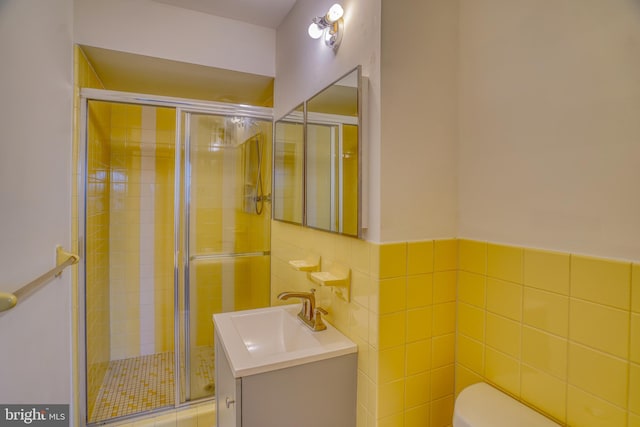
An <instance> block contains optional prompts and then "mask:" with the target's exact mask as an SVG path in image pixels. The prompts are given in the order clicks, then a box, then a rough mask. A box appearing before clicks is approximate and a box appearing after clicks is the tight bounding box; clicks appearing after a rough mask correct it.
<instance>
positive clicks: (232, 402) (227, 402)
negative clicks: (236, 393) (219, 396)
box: [224, 397, 236, 409]
mask: <svg viewBox="0 0 640 427" xmlns="http://www.w3.org/2000/svg"><path fill="white" fill-rule="evenodd" d="M224 403H225V404H226V405H227V409H229V407H230V406H231V405H233V404H235V403H236V401H235V400H233V399H229V398H228V397H226V398H225V402H224Z"/></svg>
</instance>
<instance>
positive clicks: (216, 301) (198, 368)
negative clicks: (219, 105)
mask: <svg viewBox="0 0 640 427" xmlns="http://www.w3.org/2000/svg"><path fill="white" fill-rule="evenodd" d="M183 123H184V126H185V131H184V134H185V144H184V146H185V196H186V199H185V212H186V215H185V218H186V224H185V228H186V230H187V232H186V233H185V236H186V241H185V244H184V247H185V248H186V254H185V255H186V257H185V258H186V264H185V266H186V268H185V272H184V273H185V283H187V285H186V286H185V289H184V307H183V313H184V315H183V317H182V321H183V322H184V323H185V325H186V328H182V330H183V331H185V335H184V337H183V339H182V340H181V341H182V343H183V344H184V347H183V349H184V358H183V360H184V367H183V369H182V370H183V379H184V388H183V391H184V393H183V395H182V396H181V398H182V400H183V401H189V400H193V399H198V398H201V397H205V396H208V395H214V394H215V390H214V378H213V361H214V357H215V356H214V354H213V321H212V315H213V314H214V313H221V312H225V311H234V310H242V309H248V308H255V307H262V306H268V305H269V276H270V274H269V268H270V262H269V252H268V251H269V246H270V228H269V223H270V213H271V212H270V211H271V209H270V204H269V203H268V198H269V195H268V194H267V190H268V189H270V188H271V184H270V179H271V173H270V170H271V138H272V135H271V126H272V124H271V122H270V121H267V120H258V119H253V118H248V117H237V116H229V115H211V114H202V113H184V120H183Z"/></svg>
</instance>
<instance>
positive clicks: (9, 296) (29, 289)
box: [0, 246, 80, 313]
mask: <svg viewBox="0 0 640 427" xmlns="http://www.w3.org/2000/svg"><path fill="white" fill-rule="evenodd" d="M79 260H80V257H79V256H78V255H74V254H72V253H69V252H65V251H64V250H63V249H62V246H56V266H55V267H54V268H52V269H51V270H49V271H47V272H46V273H44V274H43V275H42V276H40V277H38V278H37V279H34V280H32V281H31V282H29V283H27V284H26V285H24V286H23V287H21V288H20V289H18V290H17V291H14V292H13V293H8V292H0V313H1V312H3V311H7V310H10V309H12V308H13V307H15V305H16V304H17V303H18V300H20V299H22V298H24V297H26V296H27V295H30V294H31V293H33V292H35V291H36V290H38V289H39V288H40V287H41V286H42V285H44V284H45V283H47V282H48V281H49V280H51V279H52V278H53V277H59V276H60V275H61V274H62V270H64V269H65V268H67V267H69V266H70V265H73V264H75V263H77V262H78V261H79Z"/></svg>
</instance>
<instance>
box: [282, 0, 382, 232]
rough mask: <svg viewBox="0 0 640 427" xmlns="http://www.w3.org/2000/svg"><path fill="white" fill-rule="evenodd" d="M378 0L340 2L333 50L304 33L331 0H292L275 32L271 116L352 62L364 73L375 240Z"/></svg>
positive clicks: (371, 220) (370, 208) (308, 95)
mask: <svg viewBox="0 0 640 427" xmlns="http://www.w3.org/2000/svg"><path fill="white" fill-rule="evenodd" d="M380 1H381V0H345V1H344V2H342V5H343V7H344V10H345V18H344V19H345V28H344V31H345V32H344V38H343V40H342V44H341V45H340V48H339V50H338V51H337V52H334V51H333V50H331V49H329V48H328V47H326V45H325V44H324V42H323V41H322V40H313V39H311V38H310V37H309V36H308V35H307V28H308V27H309V24H310V23H311V19H312V18H314V17H315V16H321V15H323V14H324V13H326V12H327V10H329V7H331V5H332V4H333V3H335V1H333V0H298V1H297V2H296V4H295V6H294V7H293V9H292V10H291V12H290V13H289V15H288V16H287V17H286V18H285V20H284V21H283V23H282V24H281V25H280V27H279V28H278V30H277V35H276V45H277V50H276V76H277V78H276V81H275V89H274V117H276V118H278V117H281V116H283V115H284V114H286V113H287V112H288V111H289V110H291V109H293V108H294V107H295V106H296V105H298V104H299V103H301V102H302V101H304V100H305V99H308V98H311V96H313V95H314V94H315V93H317V92H319V91H320V90H321V89H323V88H324V87H325V86H328V85H329V84H331V83H332V82H333V81H335V80H337V79H338V78H339V77H341V76H342V75H344V74H346V73H347V72H348V71H350V70H352V69H353V68H355V67H356V66H358V65H362V73H363V75H364V76H367V77H368V80H369V85H368V104H367V106H366V108H367V109H368V115H367V116H368V117H367V119H368V121H367V124H366V125H365V129H364V132H363V140H364V141H365V144H366V151H367V160H365V161H366V163H367V164H366V167H367V168H368V170H369V172H368V173H367V174H366V175H367V176H366V178H365V179H366V180H367V185H368V187H369V189H370V190H369V191H368V195H367V197H368V202H366V203H367V206H366V207H365V209H368V226H369V229H368V230H367V233H366V234H365V237H366V238H367V239H368V240H374V241H377V240H379V238H380V236H379V229H380V225H379V224H380V215H379V211H380V209H379V206H380V198H379V190H378V189H379V180H380Z"/></svg>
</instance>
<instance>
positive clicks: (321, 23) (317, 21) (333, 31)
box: [309, 3, 344, 50]
mask: <svg viewBox="0 0 640 427" xmlns="http://www.w3.org/2000/svg"><path fill="white" fill-rule="evenodd" d="M343 15H344V9H343V8H342V6H340V5H339V4H338V3H335V4H334V5H333V6H331V8H329V11H328V12H327V13H326V14H325V15H324V16H317V17H315V18H313V19H312V21H311V25H309V36H310V37H311V38H312V39H319V38H320V37H323V38H324V42H325V44H326V45H327V46H329V47H330V48H333V50H337V49H338V46H340V42H341V41H342V33H343V29H344V19H342V16H343Z"/></svg>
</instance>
